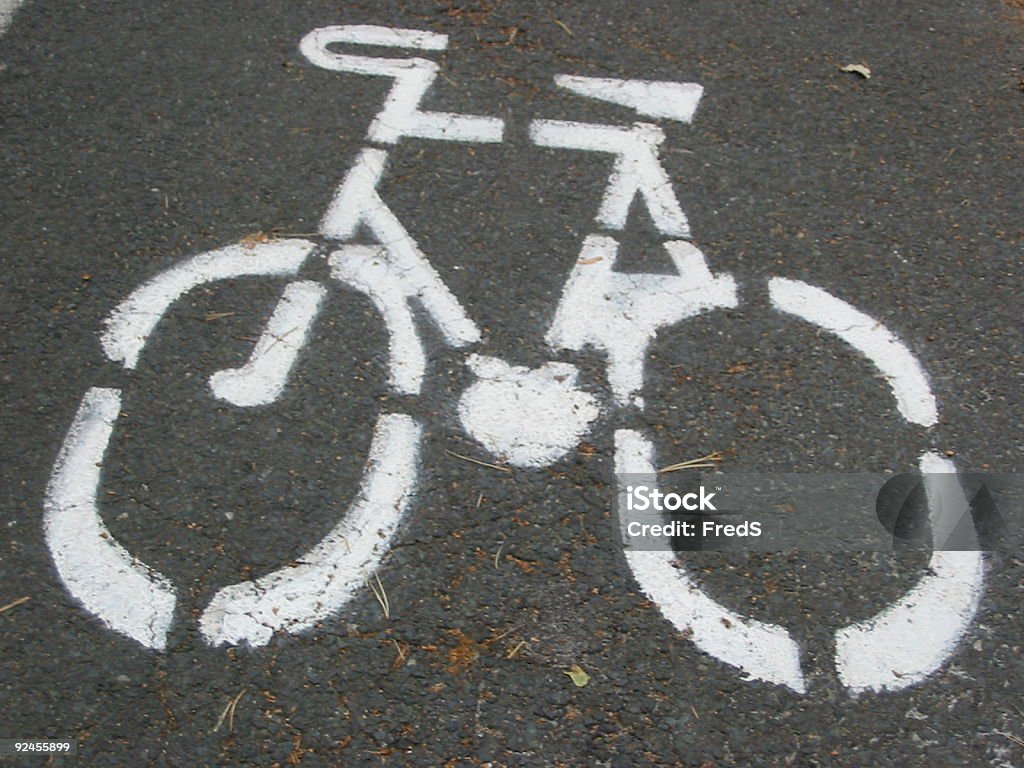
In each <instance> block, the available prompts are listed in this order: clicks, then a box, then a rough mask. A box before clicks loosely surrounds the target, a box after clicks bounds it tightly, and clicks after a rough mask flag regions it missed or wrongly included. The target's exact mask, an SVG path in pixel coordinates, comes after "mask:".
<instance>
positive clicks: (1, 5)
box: [0, 0, 22, 35]
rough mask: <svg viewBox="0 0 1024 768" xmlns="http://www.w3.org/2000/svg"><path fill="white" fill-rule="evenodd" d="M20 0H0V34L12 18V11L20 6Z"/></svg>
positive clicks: (9, 24) (8, 25)
mask: <svg viewBox="0 0 1024 768" xmlns="http://www.w3.org/2000/svg"><path fill="white" fill-rule="evenodd" d="M21 3H22V0H0V35H3V34H4V33H5V32H6V31H7V28H8V27H10V26H11V22H12V21H13V20H14V12H15V11H17V10H18V8H19V7H20V6H21Z"/></svg>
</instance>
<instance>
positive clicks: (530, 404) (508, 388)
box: [459, 355, 600, 467]
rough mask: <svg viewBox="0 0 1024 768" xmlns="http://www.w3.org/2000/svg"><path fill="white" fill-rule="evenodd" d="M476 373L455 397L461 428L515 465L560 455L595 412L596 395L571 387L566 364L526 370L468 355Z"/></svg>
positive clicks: (572, 369) (571, 371)
mask: <svg viewBox="0 0 1024 768" xmlns="http://www.w3.org/2000/svg"><path fill="white" fill-rule="evenodd" d="M467 364H468V365H469V368H470V369H471V370H472V371H473V373H474V374H476V376H477V379H478V380H477V381H476V382H475V383H474V384H472V385H471V386H470V387H469V388H468V389H467V390H466V391H465V392H464V393H463V395H462V397H461V398H460V400H459V418H460V419H461V421H462V426H463V428H464V429H465V430H466V432H467V433H468V434H469V435H471V436H472V437H473V438H474V439H475V440H477V441H478V442H479V443H480V444H481V445H483V446H484V447H485V448H487V450H489V451H490V452H491V453H492V454H494V455H496V456H500V457H503V458H504V459H505V460H507V461H508V462H509V463H510V464H512V465H514V466H517V467H546V466H548V465H549V464H553V463H554V462H555V461H557V460H558V459H560V458H562V457H563V456H565V455H566V454H567V453H568V452H569V451H570V450H571V449H572V448H573V446H575V445H577V444H578V443H579V441H580V440H581V439H582V438H583V436H584V435H586V434H587V431H588V430H589V429H590V425H591V424H592V423H593V421H594V420H595V419H596V418H597V417H598V416H599V415H600V408H598V405H597V400H595V399H594V397H593V396H592V395H590V394H588V393H586V392H584V391H582V390H580V389H578V388H577V386H576V378H577V375H578V374H579V371H578V370H577V368H576V366H574V365H570V364H568V363H547V364H545V365H542V366H541V367H540V368H537V369H533V370H531V369H530V368H527V367H525V366H518V365H515V366H514V365H509V364H508V363H506V362H504V361H503V360H499V359H497V358H493V357H483V356H481V355H470V357H469V359H468V361H467Z"/></svg>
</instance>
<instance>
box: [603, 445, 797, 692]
mask: <svg viewBox="0 0 1024 768" xmlns="http://www.w3.org/2000/svg"><path fill="white" fill-rule="evenodd" d="M654 467H655V464H654V447H653V446H652V445H651V443H650V442H649V441H648V440H647V439H646V438H645V437H644V436H643V435H641V434H640V433H639V432H636V431H634V430H630V429H620V430H617V431H616V432H615V472H616V474H617V475H619V476H622V475H626V474H628V475H630V476H633V477H634V479H635V476H636V475H646V476H647V479H648V482H647V484H648V485H649V486H651V487H652V488H657V484H658V480H657V474H656V471H655V468H654ZM621 490H622V489H620V492H621ZM625 554H626V562H627V563H629V567H630V569H631V570H632V572H633V576H634V578H636V580H637V582H638V583H639V584H640V588H641V589H642V590H643V591H644V593H645V594H646V595H647V596H648V597H649V598H650V599H651V600H652V601H653V602H654V604H655V605H657V606H658V609H659V610H660V611H661V613H662V615H664V616H665V618H666V619H668V620H669V621H670V622H672V624H673V625H674V626H675V628H676V629H677V630H679V631H680V632H683V633H685V634H687V635H689V637H690V639H691V640H692V641H693V643H694V644H695V645H696V646H697V647H698V648H700V649H701V650H703V651H705V652H707V653H709V654H711V655H712V656H714V657H715V658H717V659H719V660H721V661H723V662H725V663H726V664H730V665H731V666H734V667H737V668H738V669H740V670H742V671H743V672H744V675H745V677H746V679H748V680H763V681H765V682H768V683H775V684H777V685H785V686H787V687H788V688H791V689H792V690H794V691H796V692H798V693H804V692H805V690H806V685H805V683H804V676H803V671H802V670H801V667H800V648H799V646H798V645H797V643H796V641H795V640H793V638H792V637H791V636H790V634H789V632H788V631H787V630H786V629H785V628H783V627H780V626H777V625H775V624H768V623H766V622H762V621H756V620H754V619H748V618H746V617H744V616H740V615H739V614H737V613H735V612H733V611H730V610H729V609H728V608H726V607H724V606H723V605H721V604H720V603H718V602H717V601H715V600H713V599H712V598H711V597H709V596H708V595H707V594H706V593H705V592H704V591H703V590H702V589H701V588H700V586H699V585H697V584H696V582H694V580H693V579H692V578H691V577H690V575H689V573H688V572H687V571H686V567H685V563H681V562H678V560H677V556H676V553H675V552H672V551H667V552H639V551H630V550H627V551H626V553H625Z"/></svg>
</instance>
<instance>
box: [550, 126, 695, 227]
mask: <svg viewBox="0 0 1024 768" xmlns="http://www.w3.org/2000/svg"><path fill="white" fill-rule="evenodd" d="M530 138H531V140H532V141H533V142H534V143H535V144H537V145H539V146H542V147H557V148H559V149H578V150H582V151H585V152H604V153H609V154H613V155H615V167H614V168H613V169H612V174H611V177H610V178H609V180H608V186H607V187H606V189H605V193H604V197H603V198H602V200H601V208H600V210H599V211H598V214H597V223H598V224H599V225H600V226H602V227H604V228H605V229H611V230H621V229H623V228H624V227H625V226H626V220H627V218H628V217H629V208H630V205H632V203H633V199H634V198H635V197H636V196H637V195H640V196H641V197H642V198H643V201H644V203H645V204H646V205H647V210H648V211H649V212H650V215H651V220H652V221H653V222H654V226H655V227H656V228H657V230H658V232H660V233H661V234H662V235H664V236H665V237H689V236H690V225H689V224H688V223H687V221H686V215H685V214H684V213H683V209H682V208H680V206H679V200H678V198H677V197H676V193H675V192H674V191H673V189H672V182H671V181H669V178H668V174H667V173H666V172H665V169H664V168H663V167H662V165H661V161H660V160H659V159H658V149H659V148H660V146H661V143H662V142H663V141H664V140H665V134H664V132H663V131H662V130H661V129H660V128H658V127H657V126H656V125H652V124H650V123H635V124H634V125H633V126H632V127H630V128H624V127H621V126H615V125H600V124H595V123H574V122H567V121H563V120H534V121H533V122H531V123H530Z"/></svg>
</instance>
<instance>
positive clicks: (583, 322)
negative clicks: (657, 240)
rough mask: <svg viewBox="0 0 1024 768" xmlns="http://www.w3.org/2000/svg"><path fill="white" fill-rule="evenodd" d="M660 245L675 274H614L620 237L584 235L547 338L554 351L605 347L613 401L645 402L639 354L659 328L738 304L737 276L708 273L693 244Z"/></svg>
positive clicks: (642, 354)
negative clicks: (642, 394) (641, 391)
mask: <svg viewBox="0 0 1024 768" xmlns="http://www.w3.org/2000/svg"><path fill="white" fill-rule="evenodd" d="M663 247H664V248H665V250H666V251H667V252H668V254H669V257H670V258H671V259H672V262H673V263H674V264H675V267H676V272H677V274H675V275H660V274H633V273H627V272H616V271H614V270H613V269H612V267H613V266H614V264H615V259H616V254H617V251H618V242H617V241H616V240H615V239H614V238H612V237H607V236H601V235H589V236H588V237H587V238H586V239H585V240H584V241H583V247H582V249H581V250H580V257H579V259H578V260H577V262H576V265H575V266H574V267H573V270H572V272H571V273H570V275H569V280H568V282H567V283H566V286H565V289H564V290H563V292H562V298H561V300H560V301H559V303H558V308H557V309H556V311H555V318H554V321H553V322H552V324H551V327H550V329H549V330H548V332H547V335H546V336H545V341H546V342H547V344H548V345H549V346H551V347H553V348H555V349H570V350H574V351H580V350H582V349H584V348H585V347H587V346H591V347H595V348H597V349H600V350H603V351H604V352H605V353H606V354H607V356H608V382H609V384H611V387H612V393H613V394H614V396H615V399H616V401H617V402H618V404H619V405H626V404H629V403H632V404H634V405H636V406H637V407H640V408H642V407H643V398H641V397H640V396H639V394H638V393H639V391H640V389H641V387H642V386H643V376H644V360H645V359H646V357H647V347H648V345H649V344H650V342H651V341H652V340H653V339H654V336H655V334H656V333H657V331H658V329H659V328H664V327H666V326H668V325H672V324H674V323H677V322H680V321H682V320H684V319H686V318H689V317H693V316H695V315H698V314H700V313H701V312H704V311H706V310H709V309H715V308H728V307H735V306H736V302H737V298H736V282H735V281H734V280H733V279H732V277H731V276H730V275H718V276H715V275H712V273H711V270H710V269H708V266H707V262H706V261H705V259H704V255H703V254H702V253H701V252H700V250H698V249H697V247H696V246H694V245H693V244H692V243H689V242H686V241H685V240H669V241H666V242H665V243H663Z"/></svg>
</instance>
